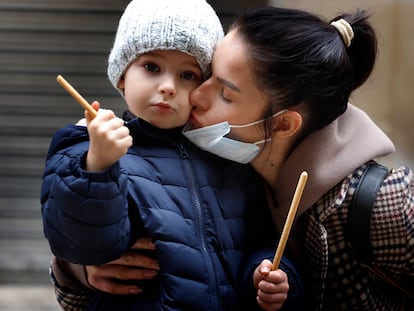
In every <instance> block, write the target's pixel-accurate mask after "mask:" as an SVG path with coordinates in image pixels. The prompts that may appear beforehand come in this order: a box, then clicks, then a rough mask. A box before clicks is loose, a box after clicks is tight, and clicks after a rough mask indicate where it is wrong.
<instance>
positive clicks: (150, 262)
mask: <svg viewBox="0 0 414 311" xmlns="http://www.w3.org/2000/svg"><path fill="white" fill-rule="evenodd" d="M140 250H155V245H154V244H153V243H152V242H151V240H150V239H147V238H141V239H139V240H137V242H135V244H134V245H133V246H132V248H131V250H129V251H128V252H126V253H125V254H123V255H122V256H121V257H120V258H119V259H117V260H114V261H111V262H109V263H106V264H104V265H100V266H86V267H85V268H86V273H87V278H88V282H89V284H90V285H92V286H93V287H95V288H96V289H98V290H100V291H103V292H106V293H110V294H118V295H128V294H138V293H141V292H142V290H141V289H140V288H139V287H138V286H136V285H134V284H132V282H131V281H139V280H149V279H152V278H154V277H155V276H156V275H157V274H158V270H159V266H158V262H157V260H156V259H155V258H152V257H148V256H146V255H142V254H140V253H139V251H140Z"/></svg>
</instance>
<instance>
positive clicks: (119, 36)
mask: <svg viewBox="0 0 414 311" xmlns="http://www.w3.org/2000/svg"><path fill="white" fill-rule="evenodd" d="M223 36H224V32H223V27H222V25H221V22H220V20H219V18H218V16H217V14H216V12H215V11H214V9H213V8H212V7H211V6H210V5H209V4H208V3H207V2H206V1H205V0H133V1H131V2H130V3H129V4H128V6H127V7H126V9H125V11H124V13H123V15H122V16H121V19H120V21H119V25H118V30H117V33H116V36H115V41H114V45H113V47H112V50H111V53H110V55H109V59H108V77H109V80H110V81H111V83H112V85H113V86H114V87H115V88H116V89H117V90H118V91H120V92H121V94H122V90H120V89H119V88H118V82H119V80H120V79H121V77H122V75H123V74H124V73H125V70H126V69H127V67H128V66H129V65H130V64H131V63H132V62H133V61H134V60H135V59H136V58H137V57H138V56H140V55H141V54H144V53H146V52H149V51H154V50H178V51H182V52H185V53H187V54H189V55H192V56H194V57H195V58H196V60H197V62H198V64H199V65H200V68H201V70H202V71H203V74H204V76H205V77H207V76H208V75H209V73H210V71H209V70H210V63H211V60H212V57H213V53H214V50H215V48H216V46H217V44H218V42H219V41H220V40H221V39H222V38H223Z"/></svg>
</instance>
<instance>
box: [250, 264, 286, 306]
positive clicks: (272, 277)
mask: <svg viewBox="0 0 414 311" xmlns="http://www.w3.org/2000/svg"><path fill="white" fill-rule="evenodd" d="M271 269H272V263H271V262H270V261H269V260H263V261H262V262H261V264H260V265H259V266H258V267H257V268H256V270H255V271H254V274H253V283H254V285H255V288H256V289H257V297H256V299H257V303H258V304H259V306H260V307H262V308H263V309H264V310H267V311H270V310H279V309H280V308H282V305H283V303H284V302H285V300H286V298H287V293H288V290H289V283H288V278H287V275H286V273H285V272H283V271H282V270H280V269H278V270H275V271H271Z"/></svg>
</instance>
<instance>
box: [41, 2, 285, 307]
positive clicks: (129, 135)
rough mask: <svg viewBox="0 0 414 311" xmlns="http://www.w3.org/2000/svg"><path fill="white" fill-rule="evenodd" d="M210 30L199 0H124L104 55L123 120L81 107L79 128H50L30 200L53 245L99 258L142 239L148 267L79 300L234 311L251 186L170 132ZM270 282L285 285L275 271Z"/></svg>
mask: <svg viewBox="0 0 414 311" xmlns="http://www.w3.org/2000/svg"><path fill="white" fill-rule="evenodd" d="M222 36H223V31H222V26H221V24H220V21H219V19H218V17H217V15H216V14H215V12H214V10H213V9H212V8H211V7H210V6H209V5H208V4H207V3H206V2H205V1H204V0H175V1H170V0H151V1H145V0H133V1H132V2H131V3H130V4H129V5H128V7H127V8H126V10H125V12H124V14H123V16H122V17H121V19H120V22H119V27H118V31H117V34H116V38H115V42H114V46H113V49H112V51H111V53H110V56H109V63H108V76H109V79H110V81H111V82H112V84H113V86H114V87H115V88H117V89H118V90H119V91H120V93H121V94H122V95H123V96H124V98H125V101H126V103H127V106H128V110H129V112H128V113H127V114H126V115H125V118H124V120H122V119H120V118H117V117H116V116H115V115H114V113H113V112H112V111H110V110H99V111H98V114H97V116H96V117H95V118H94V119H92V118H91V117H90V116H89V115H88V114H86V117H87V128H86V127H84V126H80V125H77V126H67V127H65V128H63V129H61V130H59V131H58V132H57V133H56V134H55V136H54V137H53V140H52V142H51V146H50V149H49V152H48V155H47V162H46V168H45V173H44V177H43V184H42V193H41V203H42V214H43V220H44V232H45V235H46V237H47V239H48V241H49V243H50V246H51V249H52V252H53V253H54V255H56V256H57V257H59V258H61V259H63V260H66V261H68V262H73V263H79V264H83V265H99V264H103V263H106V262H109V261H111V260H114V259H116V258H118V257H120V256H121V255H122V254H123V253H124V252H126V251H127V250H128V249H129V248H130V247H131V245H132V244H133V243H134V242H135V241H136V239H137V238H139V237H150V238H151V239H153V241H154V243H155V245H156V257H157V259H158V262H159V265H160V272H159V277H158V278H155V279H154V280H152V281H147V282H145V283H143V284H142V288H143V289H144V293H143V294H140V295H131V296H116V295H110V294H106V293H101V292H95V293H94V294H93V295H92V296H91V298H90V299H89V301H88V303H87V306H86V308H85V309H86V310H160V309H161V308H162V309H168V310H234V309H237V308H238V306H239V303H240V301H241V295H242V291H241V289H243V288H244V287H246V288H247V287H248V286H251V284H252V283H253V281H252V279H251V277H250V279H249V280H248V281H247V282H244V280H242V277H241V276H242V275H250V276H251V273H248V272H247V271H242V270H243V269H242V267H243V258H244V256H245V253H244V249H245V246H246V224H245V218H246V217H245V216H246V212H247V211H248V207H252V208H253V209H257V208H259V206H258V205H259V201H260V197H263V198H264V196H263V194H262V193H261V192H260V191H259V189H262V184H261V183H260V182H259V179H258V177H257V175H256V174H254V173H253V170H252V169H250V167H247V166H241V165H239V164H236V163H234V162H230V161H227V160H224V159H221V158H218V157H216V156H214V155H212V154H209V153H206V152H204V151H201V150H200V149H198V148H196V147H195V146H194V145H192V144H191V143H189V142H188V141H187V140H186V139H185V138H184V137H183V136H182V134H181V130H182V127H183V125H184V124H185V123H186V122H187V120H188V117H189V114H190V110H191V105H190V102H189V94H190V91H191V90H193V89H194V88H196V87H197V86H198V85H199V84H200V83H201V82H202V81H203V79H204V78H205V77H208V75H209V64H210V62H211V59H212V54H213V52H214V49H215V47H216V45H217V43H218V41H219V40H220V39H221V38H222ZM93 106H94V107H95V109H99V103H97V102H95V103H94V104H93ZM134 116H138V117H139V118H135V117H134ZM265 223H266V221H263V222H259V225H260V226H264V224H265ZM267 223H269V222H267ZM262 229H263V228H262ZM269 230H270V231H271V230H272V228H269ZM269 237H270V239H271V240H272V241H271V243H270V244H269V247H270V248H273V247H274V246H275V243H274V239H275V238H276V235H273V236H263V237H262V239H266V238H269ZM261 242H263V241H261ZM262 259H263V258H262ZM258 263H260V261H259V262H258ZM280 272H281V271H280ZM275 285H276V287H277V286H280V288H281V289H280V290H279V291H280V292H281V293H282V294H286V292H287V288H288V287H287V286H286V285H287V279H286V277H285V278H284V280H283V281H281V282H280V283H277V284H275ZM282 296H283V295H282ZM285 296H286V295H284V296H283V297H285ZM253 298H254V296H253ZM283 299H284V298H283Z"/></svg>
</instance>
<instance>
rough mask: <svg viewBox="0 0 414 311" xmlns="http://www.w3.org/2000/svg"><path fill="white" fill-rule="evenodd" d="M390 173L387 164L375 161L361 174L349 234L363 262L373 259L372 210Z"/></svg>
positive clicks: (350, 216) (352, 206)
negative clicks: (383, 164)
mask: <svg viewBox="0 0 414 311" xmlns="http://www.w3.org/2000/svg"><path fill="white" fill-rule="evenodd" d="M387 174H388V169H387V168H386V167H385V166H382V165H380V164H377V163H374V164H372V165H370V166H369V167H368V169H367V170H366V171H365V172H364V173H363V175H362V176H361V180H360V181H359V184H358V186H357V189H356V190H355V193H354V195H353V197H352V202H351V205H350V207H349V211H348V234H349V238H350V243H351V245H352V249H353V251H354V255H355V257H356V258H357V259H358V260H359V261H360V262H362V263H365V264H369V263H370V262H371V260H372V247H371V234H370V227H371V226H370V224H371V212H372V207H373V205H374V202H375V198H376V197H377V192H378V190H379V188H380V187H381V184H382V182H383V180H384V178H385V176H387Z"/></svg>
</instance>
